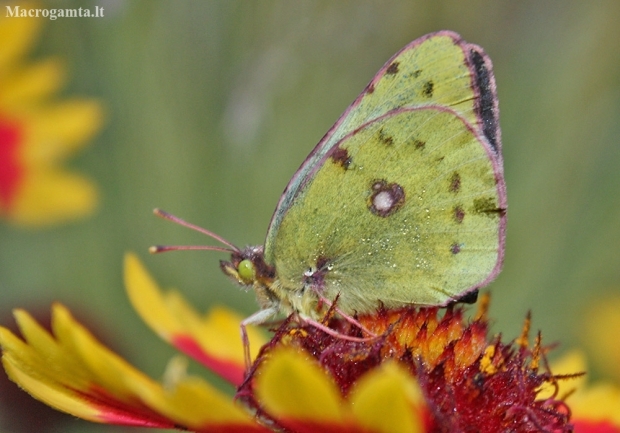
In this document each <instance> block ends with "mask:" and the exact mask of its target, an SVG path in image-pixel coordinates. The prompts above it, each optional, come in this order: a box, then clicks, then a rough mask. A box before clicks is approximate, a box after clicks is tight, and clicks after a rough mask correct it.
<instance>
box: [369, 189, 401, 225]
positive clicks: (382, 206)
mask: <svg viewBox="0 0 620 433" xmlns="http://www.w3.org/2000/svg"><path fill="white" fill-rule="evenodd" d="M371 190H372V194H371V196H370V197H369V198H368V209H369V210H370V211H371V212H372V213H373V214H375V215H377V216H380V217H383V218H385V217H388V216H390V215H392V214H393V213H394V212H396V211H397V210H398V209H400V208H401V207H402V206H403V204H405V190H404V189H403V187H402V186H400V185H399V184H397V183H395V182H394V183H387V182H386V181H385V180H375V181H373V183H372V185H371Z"/></svg>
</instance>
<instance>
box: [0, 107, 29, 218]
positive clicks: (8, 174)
mask: <svg viewBox="0 0 620 433" xmlns="http://www.w3.org/2000/svg"><path fill="white" fill-rule="evenodd" d="M21 138H22V134H21V129H20V128H19V125H17V124H16V123H15V122H11V121H9V120H7V119H3V118H1V117H0V210H5V211H6V210H8V209H9V208H10V207H11V205H12V203H13V200H14V198H15V195H16V193H17V190H18V187H19V184H20V181H21V179H22V175H23V168H22V166H21V165H20V163H19V145H20V144H21Z"/></svg>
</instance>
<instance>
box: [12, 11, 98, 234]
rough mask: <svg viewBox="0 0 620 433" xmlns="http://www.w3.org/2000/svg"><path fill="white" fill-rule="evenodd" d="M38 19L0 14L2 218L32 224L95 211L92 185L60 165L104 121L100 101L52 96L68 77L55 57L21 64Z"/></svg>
mask: <svg viewBox="0 0 620 433" xmlns="http://www.w3.org/2000/svg"><path fill="white" fill-rule="evenodd" d="M41 23H42V21H41V20H39V19H33V18H2V19H0V217H2V218H4V219H6V220H8V221H9V222H11V223H13V224H16V225H21V226H29V227H37V226H45V225H49V224H55V223H59V222H63V221H67V220H71V219H74V218H78V217H82V216H85V215H88V214H90V213H91V212H92V211H93V209H94V208H95V205H96V203H97V193H96V189H95V187H94V186H93V184H92V183H91V182H90V181H88V180H87V179H85V178H84V177H82V176H79V175H75V174H71V173H69V172H66V171H65V170H63V169H61V168H60V167H59V163H60V162H61V161H63V160H64V159H65V158H66V157H68V156H69V155H71V154H72V153H73V152H75V151H77V150H79V149H80V148H81V147H82V146H84V145H85V144H86V143H87V141H88V140H89V139H90V138H91V137H92V136H93V135H94V133H95V132H97V130H99V128H100V126H101V123H102V110H101V107H100V105H99V103H97V102H95V101H93V100H87V99H77V98H75V99H69V100H64V101H60V102H53V101H52V98H53V94H54V93H55V92H56V91H57V90H58V89H59V87H60V86H61V84H62V81H63V77H64V75H65V73H64V71H63V68H62V66H61V63H60V62H59V61H58V60H57V59H46V60H43V61H39V62H37V63H34V64H27V65H26V64H24V59H23V58H24V57H25V55H26V53H27V51H28V50H29V49H30V47H31V46H32V45H33V42H34V40H35V39H36V36H37V34H38V31H39V29H40V25H41Z"/></svg>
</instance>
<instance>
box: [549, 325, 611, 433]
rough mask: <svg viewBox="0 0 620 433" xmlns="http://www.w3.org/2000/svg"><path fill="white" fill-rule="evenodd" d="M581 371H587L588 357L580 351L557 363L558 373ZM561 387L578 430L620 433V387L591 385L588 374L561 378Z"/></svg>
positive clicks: (600, 383)
mask: <svg viewBox="0 0 620 433" xmlns="http://www.w3.org/2000/svg"><path fill="white" fill-rule="evenodd" d="M607 333H609V334H612V333H610V332H609V331H608V332H607ZM613 335H617V334H616V333H615V332H614V333H613ZM616 344H617V339H616ZM578 371H581V372H585V371H587V364H586V359H585V356H584V354H583V353H582V352H580V351H572V352H570V353H568V354H566V355H564V356H563V357H562V358H561V359H560V360H558V361H557V362H555V363H554V365H553V372H554V373H555V374H556V375H563V374H567V375H572V374H574V373H575V372H578ZM558 386H559V389H558V390H557V393H558V394H560V395H562V394H567V395H568V397H567V399H566V402H567V403H568V405H569V406H570V408H571V422H572V424H573V426H574V427H575V433H620V387H618V386H617V385H616V384H613V383H610V382H599V383H595V384H590V383H588V380H587V377H586V376H585V375H580V376H578V377H574V378H572V379H564V380H560V381H559V382H558Z"/></svg>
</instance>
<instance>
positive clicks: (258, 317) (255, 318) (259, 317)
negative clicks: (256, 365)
mask: <svg viewBox="0 0 620 433" xmlns="http://www.w3.org/2000/svg"><path fill="white" fill-rule="evenodd" d="M277 312H278V308H277V307H271V308H265V309H264V310H259V311H257V312H256V313H254V314H252V315H251V316H249V317H246V318H245V319H243V320H242V321H241V326H240V328H241V340H242V341H243V355H244V358H245V369H246V370H248V369H249V368H250V366H251V365H252V357H251V356H250V339H249V338H248V331H247V326H248V325H260V324H262V323H265V322H266V321H267V319H269V318H270V317H271V316H274V315H275V314H277Z"/></svg>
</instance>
